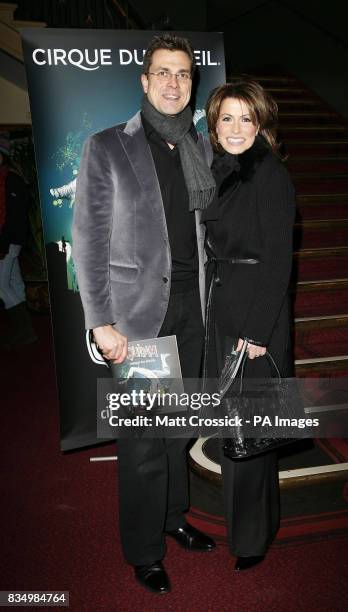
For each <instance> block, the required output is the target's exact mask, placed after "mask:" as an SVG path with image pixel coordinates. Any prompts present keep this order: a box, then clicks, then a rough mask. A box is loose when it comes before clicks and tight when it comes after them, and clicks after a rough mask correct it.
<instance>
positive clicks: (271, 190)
mask: <svg viewBox="0 0 348 612" xmlns="http://www.w3.org/2000/svg"><path fill="white" fill-rule="evenodd" d="M207 120H208V127H209V133H210V139H211V143H212V146H213V149H214V151H215V156H214V161H213V166H212V170H213V174H214V177H215V180H216V184H217V191H216V197H215V200H214V202H213V203H212V204H211V205H210V207H209V208H208V209H207V210H206V211H205V212H204V213H203V217H202V219H203V221H205V223H206V228H207V241H206V244H207V254H208V266H207V270H208V272H207V274H208V286H211V291H212V293H211V304H210V307H209V320H210V322H209V329H208V335H207V337H209V345H208V346H207V352H208V355H207V362H206V363H207V374H208V376H209V377H216V376H219V374H220V371H221V362H222V354H223V347H224V339H225V337H226V336H227V337H233V338H236V339H238V350H239V349H240V348H241V347H242V344H243V341H244V340H245V339H246V340H247V342H248V357H249V360H248V362H247V365H246V368H245V376H247V377H257V378H266V377H270V376H272V371H271V368H270V365H269V361H268V360H267V358H266V357H264V355H265V353H266V350H268V351H269V352H270V353H271V355H272V357H273V358H274V360H275V362H276V364H277V366H278V368H279V370H280V372H281V374H282V376H291V352H290V330H289V328H290V325H289V305H288V298H287V290H288V284H289V277H290V271H291V261H292V228H293V222H294V215H295V201H294V189H293V185H292V183H291V181H290V178H289V175H288V172H287V170H286V169H285V168H284V166H283V165H282V162H281V160H280V157H279V155H278V153H277V144H276V140H275V125H276V120H277V105H276V103H275V102H274V101H273V100H272V99H271V98H270V97H269V95H268V94H267V93H266V92H265V91H264V89H263V88H262V87H261V86H260V85H259V84H258V83H256V82H255V81H252V80H247V79H241V80H238V81H235V82H233V83H232V84H227V85H223V86H222V87H219V88H218V89H217V90H215V91H214V92H213V94H212V95H211V97H210V99H209V102H208V106H207ZM216 258H219V259H220V261H219V263H218V264H217V263H216V261H215V259H216ZM221 259H225V260H229V261H222V262H221ZM238 260H243V261H238ZM248 260H249V261H248ZM210 283H211V285H210ZM273 375H274V374H273ZM222 476H223V483H224V497H225V510H226V517H227V524H228V538H229V545H230V548H231V551H232V553H233V554H234V555H235V556H236V557H237V561H236V565H235V569H239V570H243V569H248V568H250V567H252V566H253V565H256V564H257V563H259V562H260V561H262V560H263V558H264V555H265V554H266V551H267V549H268V547H269V545H270V543H271V542H272V540H273V538H274V537H275V534H276V532H277V530H278V527H279V485H278V466H277V456H276V453H275V452H268V453H265V454H263V455H259V456H257V457H254V458H251V459H243V460H239V461H238V460H236V461H234V460H231V459H229V458H227V457H223V458H222Z"/></svg>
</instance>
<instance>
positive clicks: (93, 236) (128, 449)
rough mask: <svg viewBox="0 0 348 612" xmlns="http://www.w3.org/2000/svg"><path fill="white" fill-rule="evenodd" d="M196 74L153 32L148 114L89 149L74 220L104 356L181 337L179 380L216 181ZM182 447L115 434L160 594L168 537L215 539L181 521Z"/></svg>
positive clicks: (140, 543) (195, 323)
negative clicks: (199, 114) (202, 216)
mask: <svg viewBox="0 0 348 612" xmlns="http://www.w3.org/2000/svg"><path fill="white" fill-rule="evenodd" d="M193 70H194V55H193V51H192V47H191V45H190V44H189V42H188V41H187V40H186V39H183V38H179V37H176V36H172V35H170V34H165V35H163V36H160V37H155V38H154V39H153V41H152V42H151V43H150V45H149V47H148V49H147V51H146V54H145V57H144V66H143V74H142V76H141V82H142V86H143V90H144V93H145V96H144V100H143V103H142V110H141V113H140V112H139V113H137V114H136V115H135V116H134V117H132V118H131V119H130V120H129V121H128V122H127V124H126V125H122V126H116V127H113V128H110V129H107V130H104V131H103V132H101V133H99V134H95V135H94V136H92V137H91V138H89V139H88V140H87V142H86V144H85V147H84V151H83V156H82V161H81V166H80V172H79V177H78V182H77V193H76V202H75V216H74V225H73V254H74V261H75V264H76V269H77V276H78V282H79V287H80V294H81V298H82V302H83V307H84V312H85V320H86V327H87V329H93V334H94V338H95V341H96V343H97V344H98V346H99V348H100V349H101V350H102V353H103V355H104V357H105V358H106V359H108V360H110V361H111V362H112V363H114V364H119V363H122V361H123V360H124V359H125V358H126V356H127V339H130V340H139V339H144V338H153V337H156V336H167V335H172V334H173V335H174V334H175V335H176V337H177V342H178V349H179V355H180V361H181V368H182V373H183V376H184V378H197V377H198V376H199V372H200V364H201V357H202V350H203V337H204V328H203V318H202V312H203V310H204V268H203V264H204V261H203V259H204V255H203V239H204V236H203V230H202V227H201V226H200V223H199V213H200V210H199V209H202V208H206V207H207V206H208V204H209V203H210V201H211V199H212V197H213V194H214V188H215V185H214V181H213V179H212V176H211V173H210V170H209V167H208V165H207V162H206V159H205V155H207V156H209V155H210V147H209V144H208V143H205V142H204V140H203V138H202V137H201V136H200V137H198V136H197V133H196V132H195V129H194V126H193V124H192V113H191V110H190V108H189V107H188V103H189V100H190V96H191V88H192V75H193ZM205 147H206V149H207V152H206V153H205ZM91 245H93V248H91ZM186 445H187V440H183V439H180V440H179V439H170V438H169V439H140V440H139V439H137V440H130V439H120V440H119V441H118V468H119V472H118V473H119V500H120V533H121V542H122V547H123V551H124V555H125V558H126V560H127V561H128V562H129V563H131V564H132V565H133V566H134V567H135V576H136V578H137V580H138V581H139V582H140V583H141V584H142V585H143V586H145V587H146V588H148V589H150V590H151V591H154V592H158V593H166V592H168V591H169V590H170V586H169V580H168V577H167V575H166V572H165V570H164V567H163V565H162V563H161V559H162V558H163V556H164V554H165V535H166V534H167V535H169V536H171V537H173V538H175V539H176V540H177V542H178V543H179V544H181V545H182V546H184V547H185V548H187V549H189V550H200V551H202V550H205V551H208V550H212V549H213V548H214V546H215V543H214V541H213V540H211V538H209V537H208V536H206V535H204V534H202V533H200V532H199V531H198V530H196V529H194V528H193V527H192V526H191V525H189V524H187V523H186V521H185V517H184V512H185V510H187V507H188V503H189V500H188V475H187V457H186Z"/></svg>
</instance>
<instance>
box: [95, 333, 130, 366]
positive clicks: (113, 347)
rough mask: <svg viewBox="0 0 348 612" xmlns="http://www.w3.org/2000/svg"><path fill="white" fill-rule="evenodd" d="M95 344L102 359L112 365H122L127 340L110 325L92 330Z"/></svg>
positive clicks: (126, 351)
mask: <svg viewBox="0 0 348 612" xmlns="http://www.w3.org/2000/svg"><path fill="white" fill-rule="evenodd" d="M93 336H94V340H95V342H96V344H97V345H98V347H99V348H100V350H101V351H102V353H103V357H105V359H108V360H109V361H112V362H113V363H122V362H123V361H124V360H125V359H126V357H127V353H128V339H127V338H126V336H123V335H122V334H120V332H118V331H117V330H116V329H114V328H113V327H112V326H111V325H102V326H101V327H95V328H94V329H93Z"/></svg>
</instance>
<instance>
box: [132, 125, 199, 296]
mask: <svg viewBox="0 0 348 612" xmlns="http://www.w3.org/2000/svg"><path fill="white" fill-rule="evenodd" d="M142 123H143V127H144V130H145V134H146V138H147V140H148V143H149V146H150V149H151V153H152V157H153V160H154V163H155V167H156V173H157V178H158V181H159V184H160V189H161V194H162V200H163V206H164V212H165V215H166V221H167V228H168V237H169V245H170V249H171V255H172V279H171V280H172V286H171V291H172V292H173V293H177V292H181V291H188V290H190V289H191V288H193V287H195V286H196V285H197V284H198V251H197V239H196V223H195V214H194V212H190V211H189V196H188V191H187V187H186V183H185V179H184V173H183V170H182V165H181V161H180V154H179V150H178V148H177V147H174V148H173V149H170V147H169V146H168V144H167V143H166V142H165V141H164V140H162V139H161V137H160V136H159V134H158V133H157V132H156V130H155V129H154V128H153V127H152V125H151V124H150V123H149V122H148V121H146V119H145V118H144V117H143V115H142ZM190 134H191V136H192V137H193V138H194V139H195V140H197V133H196V130H195V128H194V126H193V125H192V128H191V131H190Z"/></svg>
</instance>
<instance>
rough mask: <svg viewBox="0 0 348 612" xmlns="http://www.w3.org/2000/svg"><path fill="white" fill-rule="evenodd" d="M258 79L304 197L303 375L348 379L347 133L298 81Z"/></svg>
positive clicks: (299, 259)
mask: <svg viewBox="0 0 348 612" xmlns="http://www.w3.org/2000/svg"><path fill="white" fill-rule="evenodd" d="M259 80H260V82H261V83H262V84H263V85H264V86H265V88H266V89H267V90H268V91H269V92H270V93H271V94H272V95H273V96H274V97H275V99H276V100H277V102H278V106H279V120H280V121H279V123H280V126H279V127H280V131H279V134H280V137H281V140H282V141H283V142H284V144H285V147H286V151H287V153H288V155H289V157H288V161H287V166H288V169H289V171H290V174H291V176H292V179H293V181H294V183H295V186H296V191H297V202H298V212H297V220H296V228H295V258H294V259H295V261H294V275H293V291H294V296H295V305H294V314H295V358H296V373H297V375H298V376H315V377H316V376H325V377H329V376H348V128H347V125H346V123H345V122H344V120H342V119H341V117H340V116H339V115H338V114H337V113H335V112H334V111H333V110H332V109H330V108H329V107H328V106H327V104H326V103H324V102H323V101H322V100H320V98H318V97H317V96H316V95H315V94H313V93H312V92H310V91H309V90H307V89H306V88H305V87H304V86H303V85H301V84H300V83H299V82H298V81H296V79H294V78H291V77H261V78H260V77H259Z"/></svg>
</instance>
